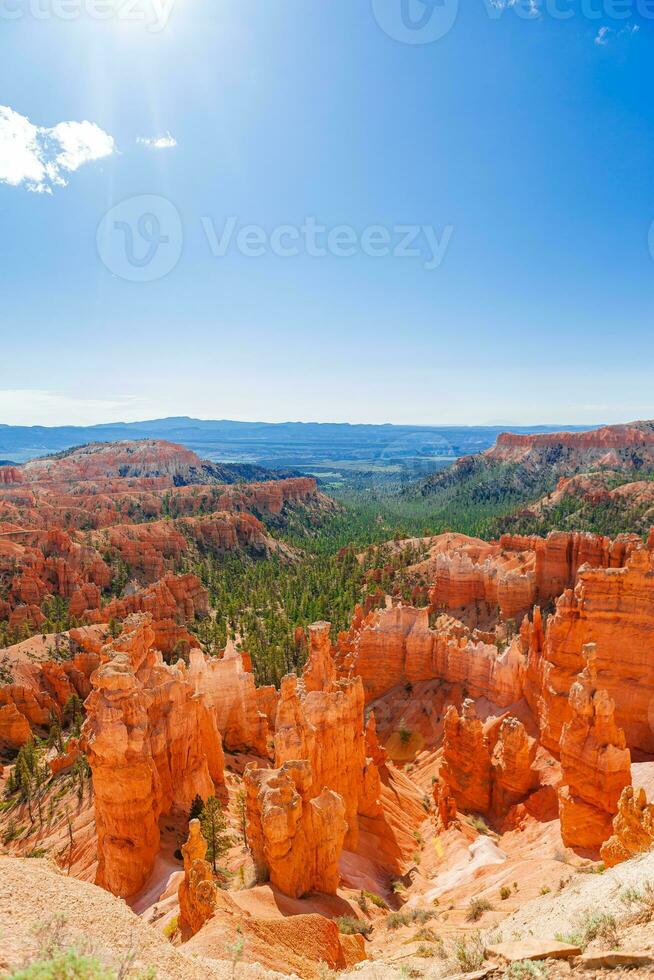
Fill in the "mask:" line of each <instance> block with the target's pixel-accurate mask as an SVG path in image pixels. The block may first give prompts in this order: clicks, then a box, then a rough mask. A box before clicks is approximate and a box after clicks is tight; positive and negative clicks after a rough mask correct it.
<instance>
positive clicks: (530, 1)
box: [486, 0, 540, 17]
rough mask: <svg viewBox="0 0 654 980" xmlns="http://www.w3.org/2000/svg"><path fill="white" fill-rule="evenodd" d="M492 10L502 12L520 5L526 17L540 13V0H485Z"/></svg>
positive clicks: (536, 15)
mask: <svg viewBox="0 0 654 980" xmlns="http://www.w3.org/2000/svg"><path fill="white" fill-rule="evenodd" d="M486 2H487V3H488V4H489V6H491V7H492V8H493V9H494V10H497V11H499V12H500V13H504V11H505V10H511V9H513V8H514V7H522V8H523V9H524V11H525V13H526V14H527V16H528V17H538V16H539V15H540V0H486Z"/></svg>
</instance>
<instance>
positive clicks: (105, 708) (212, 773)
mask: <svg viewBox="0 0 654 980" xmlns="http://www.w3.org/2000/svg"><path fill="white" fill-rule="evenodd" d="M126 625H127V628H128V631H126V632H125V633H123V635H122V636H121V637H119V638H118V639H117V640H115V641H114V642H113V643H112V644H111V646H110V648H109V649H108V650H105V654H106V659H107V663H105V664H104V666H102V667H100V668H99V669H98V670H97V671H96V672H95V673H94V674H93V675H92V678H91V682H92V685H93V691H92V693H91V695H90V696H89V698H88V700H87V702H86V708H87V719H86V722H85V724H84V728H83V732H82V734H83V744H84V748H85V750H86V753H87V756H88V760H89V763H90V765H91V770H92V773H93V788H94V792H95V813H96V825H97V829H98V873H97V882H98V884H100V885H102V886H103V887H105V888H107V889H108V890H109V891H111V892H113V893H114V894H115V895H120V896H123V897H126V896H130V895H133V894H135V893H136V892H137V891H138V890H139V889H140V888H141V887H142V886H143V885H144V884H145V882H146V880H147V878H148V876H149V874H150V872H151V870H152V867H153V864H154V858H155V856H156V854H157V852H158V849H159V824H158V821H159V817H160V816H161V815H162V814H165V813H169V812H170V811H171V809H172V808H173V807H181V808H184V809H187V808H188V807H189V805H190V803H191V801H192V800H193V799H194V797H195V796H196V795H200V796H201V797H202V798H204V799H206V798H207V797H208V796H210V795H211V794H212V793H213V792H214V787H215V785H216V784H219V783H221V782H222V780H223V754H222V744H221V738H220V733H219V731H218V728H217V725H216V720H215V717H214V715H213V713H212V711H211V709H210V706H209V705H208V704H207V703H206V702H205V701H204V699H203V698H202V696H198V695H197V694H196V692H195V688H194V686H193V684H192V683H191V682H190V680H189V678H188V676H187V672H186V670H185V669H184V666H183V664H178V665H177V666H175V667H170V666H167V665H166V664H164V662H163V660H162V657H161V654H160V653H159V652H158V651H156V650H155V649H154V639H155V636H154V630H153V629H152V624H151V621H150V620H149V619H148V618H147V617H142V618H135V619H132V620H128V622H127V624H126Z"/></svg>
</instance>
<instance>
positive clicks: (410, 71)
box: [0, 0, 654, 425]
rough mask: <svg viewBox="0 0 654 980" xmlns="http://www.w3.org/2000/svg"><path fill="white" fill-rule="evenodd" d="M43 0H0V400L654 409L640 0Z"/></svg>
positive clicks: (218, 408)
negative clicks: (161, 15) (443, 25)
mask: <svg viewBox="0 0 654 980" xmlns="http://www.w3.org/2000/svg"><path fill="white" fill-rule="evenodd" d="M61 2H62V0H0V21H2V23H1V24H0V27H1V30H0V105H3V106H5V107H7V108H6V110H5V113H4V116H2V115H0V147H2V149H3V154H0V323H1V325H2V327H1V329H2V345H1V348H0V350H1V356H0V421H2V422H8V423H25V424H31V423H41V424H48V423H50V424H59V423H64V422H79V423H86V422H96V421H110V420H116V419H126V420H129V419H139V418H140V419H145V418H153V417H157V416H162V415H179V414H187V415H197V416H201V417H205V418H225V417H227V418H238V419H262V420H270V421H280V420H286V419H293V420H295V419H299V420H317V421H327V420H329V421H352V422H385V421H390V422H398V423H400V422H402V423H420V422H423V423H434V424H436V423H505V422H507V423H508V422H511V423H514V424H526V425H528V424H531V423H541V422H543V423H544V422H549V423H584V422H588V423H594V422H602V421H607V422H612V421H621V420H628V419H631V418H638V417H641V418H642V417H653V416H654V399H653V398H652V392H653V391H654V385H653V383H652V381H653V371H652V363H653V361H654V357H653V355H654V334H653V330H652V326H653V324H654V260H653V259H652V256H651V254H650V250H649V247H648V233H649V229H650V225H651V223H652V222H653V221H654V98H653V90H654V86H653V81H654V46H653V39H654V19H648V17H646V16H643V14H651V17H652V18H654V2H652V3H651V9H648V8H646V7H645V6H644V4H645V0H639V4H640V6H637V5H636V0H634V3H633V4H632V5H630V0H624V4H623V7H622V8H621V9H624V11H625V12H626V13H628V14H629V17H628V19H625V20H620V21H618V20H616V19H615V18H614V17H613V16H611V15H612V14H614V13H615V10H614V7H615V6H616V5H615V4H614V3H612V2H611V0H585V2H584V4H583V5H582V4H577V3H572V4H568V3H567V2H566V0H558V6H557V3H556V2H555V0H547V2H546V0H542V2H540V0H539V3H538V4H537V5H536V0H530V2H531V7H530V9H529V10H527V9H526V8H525V7H524V6H523V7H520V8H517V7H515V6H511V5H510V4H507V5H506V6H504V0H495V3H494V4H493V3H492V0H461V5H460V7H459V8H457V7H456V0H444V2H445V8H444V9H443V8H436V9H435V10H434V11H433V12H432V16H433V17H437V16H440V17H445V16H449V15H452V17H453V25H452V27H451V29H450V30H449V31H447V32H446V33H444V36H443V37H440V38H439V39H437V40H434V41H432V42H431V43H404V42H403V41H402V40H398V39H397V37H394V36H390V34H389V33H388V32H387V31H385V30H384V29H383V27H382V26H381V25H380V22H381V21H383V22H384V24H385V26H386V27H387V28H388V27H389V25H391V27H390V33H391V34H392V33H393V32H394V27H393V25H394V24H396V23H397V24H398V25H401V21H400V20H399V19H398V18H399V14H400V7H401V4H402V2H406V3H407V4H408V9H409V14H410V15H411V16H413V17H415V18H418V17H420V16H421V15H422V14H426V15H429V10H428V9H426V8H425V6H424V3H423V0H174V3H173V5H172V9H171V10H170V11H166V12H168V13H169V14H170V16H169V18H168V20H167V22H166V23H165V26H163V27H162V29H161V30H153V29H152V27H153V26H155V27H156V26H157V22H156V21H155V18H156V16H157V12H156V10H155V9H154V7H153V3H154V5H155V7H158V6H160V4H161V2H163V3H164V6H166V5H170V3H171V2H172V0H159V4H157V3H155V0H136V6H135V7H134V8H132V7H131V5H130V6H129V7H126V6H125V4H126V3H127V2H128V0H102V2H103V3H104V4H105V6H106V5H107V4H108V5H109V8H111V7H112V6H113V8H115V9H114V10H113V13H114V16H112V17H111V18H110V19H108V20H97V19H95V18H94V17H92V16H90V13H89V9H88V7H87V6H85V4H91V12H92V11H93V10H94V9H95V8H93V6H92V4H93V3H100V2H101V0H63V2H64V6H65V4H66V3H68V4H70V7H69V8H68V9H69V10H72V11H73V14H74V16H72V17H71V19H70V20H64V19H62V18H61V16H57V15H56V14H57V12H59V13H60V9H59V7H58V4H61ZM525 2H526V0H525ZM130 3H131V0H130ZM39 4H40V6H39ZM453 4H454V7H453V6H452V5H453ZM448 5H449V6H448ZM561 9H565V10H569V11H571V13H572V16H570V17H569V18H567V19H561V18H560V17H559V16H556V11H557V10H561ZM43 10H45V15H43V13H42V12H43ZM3 11H4V17H5V20H4V21H3ZM8 11H10V12H12V17H11V19H7V17H6V15H7V12H8ZM14 11H17V12H18V14H20V16H18V15H14V14H13V12H14ZM35 11H36V13H39V12H41V16H39V17H37V16H35ZM110 12H111V10H110ZM491 14H492V16H491ZM137 15H142V17H140V19H138V20H136V19H134V20H132V19H130V18H131V17H136V16H137ZM143 18H145V20H144V19H143ZM428 19H429V18H428ZM159 23H160V24H163V20H161V21H160V22H159ZM436 23H437V22H436V21H434V20H433V19H432V20H430V21H429V25H430V26H433V25H434V24H436ZM398 32H400V28H398ZM418 34H419V32H418V31H416V30H413V31H412V32H410V35H409V36H410V37H411V39H413V40H415V39H416V37H417V35H418ZM28 121H29V122H28ZM3 122H4V126H5V130H4V133H5V135H4V143H3V142H2V140H3V137H2V123H3ZM82 122H87V123H89V124H90V125H89V126H87V127H83V128H79V127H75V126H71V125H62V124H71V123H82ZM37 127H38V128H37ZM52 130H54V132H52ZM21 141H22V142H21ZM35 147H36V149H35ZM3 159H4V165H3V162H2V161H3ZM3 166H4V169H3ZM34 168H36V171H35V169H34ZM35 173H36V176H35ZM124 201H128V202H129V203H128V204H127V205H124V204H122V202H124ZM115 208H117V210H112V209H115ZM107 212H110V214H109V217H108V218H105V217H104V216H105V215H106V214H107ZM229 217H232V218H233V219H234V223H235V228H236V234H238V231H239V229H242V228H243V227H244V226H248V225H252V226H257V228H259V229H261V231H260V232H255V239H256V241H257V242H259V243H260V240H261V239H260V236H261V235H262V234H264V233H265V236H266V238H265V240H264V244H263V245H261V248H262V249H263V252H264V254H263V255H260V256H258V257H254V256H252V255H249V254H244V252H246V251H247V249H243V248H240V249H239V247H238V245H237V243H236V241H235V237H234V238H232V240H231V241H230V244H229V247H228V248H227V249H226V251H225V254H223V255H217V254H214V252H215V250H216V249H215V246H216V241H215V239H218V238H220V236H221V234H222V231H223V228H224V226H225V223H226V221H227V219H228V218H229ZM141 218H143V219H144V223H143V222H141V223H139V219H141ZM308 218H309V219H314V220H315V222H316V223H317V224H319V225H322V226H324V227H325V229H326V231H325V232H324V235H323V239H324V241H325V242H327V233H328V232H329V231H332V230H333V229H338V226H345V229H346V230H345V232H343V234H344V236H345V237H344V239H338V238H332V239H330V241H331V242H332V244H333V242H334V241H337V242H338V241H339V240H340V241H341V242H342V241H346V242H347V243H348V245H347V248H342V250H343V251H351V252H352V253H353V254H351V255H348V256H347V257H346V256H345V255H344V254H336V253H337V252H338V250H339V249H338V247H337V248H331V254H330V247H331V246H330V247H326V250H327V252H328V254H327V255H324V256H323V255H320V256H316V255H308V254H306V236H305V233H304V232H303V231H302V228H303V226H305V224H306V221H307V219H308ZM153 220H154V221H155V224H153V223H152V222H153ZM176 222H177V223H176ZM281 226H285V230H284V231H282V232H280V231H279V229H280V228H281ZM371 226H381V229H382V232H381V235H382V238H381V239H377V243H378V248H377V251H382V250H383V248H382V247H381V246H379V242H380V241H382V243H384V242H385V243H387V248H386V250H387V251H389V250H390V253H391V254H385V255H372V254H365V252H366V251H372V250H374V249H371V248H368V249H365V248H364V246H363V242H364V241H365V240H366V235H372V236H373V237H374V235H375V234H379V229H377V231H374V230H373V231H372V232H370V231H368V232H366V229H370V228H371ZM412 226H415V228H416V231H415V232H414V233H413V235H414V238H415V241H414V242H413V243H412V245H413V248H414V250H416V249H417V251H418V253H419V254H418V255H415V256H408V257H401V256H399V255H394V254H392V250H393V249H394V248H395V247H396V246H397V245H398V244H399V239H400V237H401V236H406V232H400V231H399V230H398V229H400V228H406V227H408V228H411V227H412ZM99 227H100V232H98V228H99ZM424 228H428V229H430V234H431V236H432V241H433V242H437V243H440V245H441V246H442V247H443V252H442V254H441V255H440V256H439V258H440V262H439V264H438V265H437V267H435V268H428V267H427V266H429V265H434V264H435V261H436V260H434V262H430V259H432V257H433V253H432V252H431V251H430V246H429V244H428V239H427V238H426V237H425V234H426V233H425V232H424V231H420V229H424ZM275 229H278V234H280V235H282V238H281V241H283V242H284V243H285V245H286V247H289V245H297V247H296V249H295V250H296V251H297V253H298V254H296V255H293V256H281V255H279V254H276V253H275V249H274V248H273V247H272V245H271V241H270V237H269V236H270V235H271V234H272V233H273V232H274V231H275ZM208 230H209V233H208ZM212 232H213V235H214V240H213V245H214V249H213V251H212V247H211V245H212V242H211V233H212ZM418 232H419V234H418ZM244 234H245V233H244ZM333 234H334V236H337V232H336V231H334V232H333ZM284 235H285V236H286V237H283V236H284ZM162 238H164V239H167V241H165V242H164V243H163V244H162V242H161V239H162ZM323 239H321V241H322V240H323ZM653 239H654V235H653ZM247 241H250V239H247ZM246 244H247V242H246ZM257 247H259V246H257ZM121 248H122V249H123V252H122V256H121ZM150 249H152V255H156V257H155V258H154V259H153V260H152V262H151V263H150V262H149V261H148V257H149V256H150ZM128 250H131V251H129V255H130V256H132V257H134V256H135V257H136V262H135V263H131V262H130V260H129V258H127V257H126V256H127V254H128ZM255 250H256V249H255ZM169 265H171V268H170V270H168V266H169ZM163 273H166V274H163ZM139 278H140V279H141V280H143V279H146V280H149V281H134V280H135V279H137V280H138V279H139Z"/></svg>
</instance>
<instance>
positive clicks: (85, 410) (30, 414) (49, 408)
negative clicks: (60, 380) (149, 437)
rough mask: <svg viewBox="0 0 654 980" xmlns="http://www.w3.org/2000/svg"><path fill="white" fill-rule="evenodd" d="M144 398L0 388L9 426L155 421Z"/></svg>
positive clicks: (0, 409)
mask: <svg viewBox="0 0 654 980" xmlns="http://www.w3.org/2000/svg"><path fill="white" fill-rule="evenodd" d="M148 405H149V403H148V399H146V398H143V397H141V396H138V397H137V396H134V397H132V396H129V395H126V396H118V397H117V398H106V399H105V398H87V397H80V396H77V395H72V394H67V393H66V392H61V391H47V390H45V389H41V388H0V422H2V423H4V424H5V425H96V424H98V423H101V422H121V421H125V419H134V418H136V417H142V418H151V417H152V415H151V412H152V408H151V407H148Z"/></svg>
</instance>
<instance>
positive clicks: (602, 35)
mask: <svg viewBox="0 0 654 980" xmlns="http://www.w3.org/2000/svg"><path fill="white" fill-rule="evenodd" d="M612 34H613V31H612V30H611V28H610V27H600V29H599V31H598V32H597V34H596V36H595V44H597V45H598V47H600V48H605V47H606V45H607V44H608V43H609V41H610V40H611V35H612Z"/></svg>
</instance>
